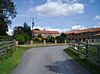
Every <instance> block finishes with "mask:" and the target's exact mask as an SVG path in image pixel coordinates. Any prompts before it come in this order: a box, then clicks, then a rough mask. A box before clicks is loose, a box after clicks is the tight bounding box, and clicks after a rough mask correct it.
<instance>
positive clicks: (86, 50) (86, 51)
mask: <svg viewBox="0 0 100 74" xmlns="http://www.w3.org/2000/svg"><path fill="white" fill-rule="evenodd" d="M87 58H88V41H87V42H86V49H85V59H87Z"/></svg>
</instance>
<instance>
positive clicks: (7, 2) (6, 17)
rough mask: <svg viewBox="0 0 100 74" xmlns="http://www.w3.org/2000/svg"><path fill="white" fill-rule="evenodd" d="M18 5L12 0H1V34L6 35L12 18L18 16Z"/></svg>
mask: <svg viewBox="0 0 100 74" xmlns="http://www.w3.org/2000/svg"><path fill="white" fill-rule="evenodd" d="M15 7H16V6H15V5H14V2H13V1H12V0H0V36H1V35H6V31H8V26H9V25H10V24H11V19H13V18H14V17H16V14H17V12H16V8H15Z"/></svg>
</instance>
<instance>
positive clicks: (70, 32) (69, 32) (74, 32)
mask: <svg viewBox="0 0 100 74" xmlns="http://www.w3.org/2000/svg"><path fill="white" fill-rule="evenodd" d="M97 31H99V32H100V28H89V29H83V30H71V31H67V32H65V34H79V33H86V32H97Z"/></svg>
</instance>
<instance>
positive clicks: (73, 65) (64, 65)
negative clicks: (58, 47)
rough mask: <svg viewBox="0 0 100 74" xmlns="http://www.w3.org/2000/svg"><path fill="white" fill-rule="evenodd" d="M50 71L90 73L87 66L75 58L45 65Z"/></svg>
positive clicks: (76, 73) (63, 73) (69, 73)
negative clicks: (84, 66)
mask: <svg viewBox="0 0 100 74" xmlns="http://www.w3.org/2000/svg"><path fill="white" fill-rule="evenodd" d="M45 67H46V68H47V69H48V70H49V71H51V72H54V73H57V74H90V73H89V72H88V71H87V70H86V69H85V68H83V67H82V66H81V65H80V64H79V63H77V62H76V61H75V60H73V59H68V60H64V61H56V62H55V63H52V64H51V65H47V66H45Z"/></svg>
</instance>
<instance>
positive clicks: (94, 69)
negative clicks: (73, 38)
mask: <svg viewBox="0 0 100 74" xmlns="http://www.w3.org/2000/svg"><path fill="white" fill-rule="evenodd" d="M64 51H65V52H66V53H67V54H68V55H70V56H71V57H72V58H74V59H75V60H77V61H78V62H79V63H80V64H81V65H82V66H84V67H85V68H87V69H88V70H89V71H90V72H91V74H100V67H99V66H96V65H95V64H93V63H90V62H88V61H87V60H86V59H82V58H81V57H79V54H78V53H75V52H73V51H72V50H71V48H66V49H64Z"/></svg>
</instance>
